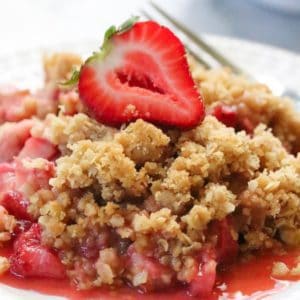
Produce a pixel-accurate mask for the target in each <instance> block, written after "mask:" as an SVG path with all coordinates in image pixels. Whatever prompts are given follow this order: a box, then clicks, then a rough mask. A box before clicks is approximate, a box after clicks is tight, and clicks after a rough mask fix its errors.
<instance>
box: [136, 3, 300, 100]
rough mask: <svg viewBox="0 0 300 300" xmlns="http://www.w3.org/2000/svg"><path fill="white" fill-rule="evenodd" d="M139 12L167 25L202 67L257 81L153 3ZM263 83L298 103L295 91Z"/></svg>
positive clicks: (275, 83)
mask: <svg viewBox="0 0 300 300" xmlns="http://www.w3.org/2000/svg"><path fill="white" fill-rule="evenodd" d="M140 12H141V13H142V15H143V16H144V17H146V18H148V19H152V20H155V21H159V22H163V23H165V24H167V25H168V27H170V28H171V29H172V30H173V31H174V32H175V33H176V34H177V35H178V36H179V38H180V39H181V40H182V41H183V43H184V44H185V47H186V49H187V51H188V52H189V53H190V54H191V55H192V56H193V57H194V58H195V59H196V60H197V61H198V62H199V63H201V64H202V65H203V66H204V67H206V68H216V67H222V66H223V67H229V68H230V69H231V70H232V71H233V72H234V73H235V74H238V75H242V76H244V77H246V78H248V79H249V80H251V81H254V82H255V81H258V80H257V79H256V78H255V77H254V76H253V75H252V74H249V73H248V72H246V71H245V70H244V69H242V68H241V67H240V66H237V65H236V64H235V63H234V62H233V61H231V60H229V59H228V58H227V57H226V56H224V55H223V54H222V53H220V52H219V51H218V50H216V49H215V48H214V47H213V46H211V45H210V44H209V43H207V42H206V41H204V40H203V39H202V38H201V36H199V35H196V34H195V33H194V32H192V31H191V30H190V29H188V28H187V27H186V26H185V25H183V24H182V23H180V22H179V21H178V20H176V19H175V18H174V17H172V16H171V15H170V14H168V13H167V12H166V11H165V10H164V9H163V8H162V7H160V6H159V5H158V4H156V3H154V2H153V1H149V2H147V3H146V4H145V5H144V6H143V7H142V8H141V9H140ZM264 83H266V84H267V85H268V86H269V87H270V88H271V90H272V91H273V93H274V94H275V95H277V96H282V97H289V98H292V99H294V100H296V101H299V102H300V94H299V93H298V92H297V91H296V90H293V89H290V88H286V87H284V86H283V85H282V84H280V83H279V82H278V81H276V80H275V79H274V78H271V77H268V78H264Z"/></svg>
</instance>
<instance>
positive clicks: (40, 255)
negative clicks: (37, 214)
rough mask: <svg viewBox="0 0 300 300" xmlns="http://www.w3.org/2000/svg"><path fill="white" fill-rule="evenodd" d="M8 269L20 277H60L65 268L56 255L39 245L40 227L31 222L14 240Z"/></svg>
mask: <svg viewBox="0 0 300 300" xmlns="http://www.w3.org/2000/svg"><path fill="white" fill-rule="evenodd" d="M10 271H11V272H12V273H13V274H14V275H16V276H20V277H43V278H56V279H61V278H64V277H65V270H64V267H63V265H62V263H61V262H60V260H59V259H58V257H57V255H56V254H55V253H54V252H53V251H52V250H50V249H49V248H47V247H45V246H43V245H41V228H40V226H39V225H38V224H33V225H32V226H31V228H30V229H29V230H28V231H26V232H24V233H21V234H20V236H19V237H18V238H17V239H16V241H15V242H14V253H13V255H12V257H11V268H10Z"/></svg>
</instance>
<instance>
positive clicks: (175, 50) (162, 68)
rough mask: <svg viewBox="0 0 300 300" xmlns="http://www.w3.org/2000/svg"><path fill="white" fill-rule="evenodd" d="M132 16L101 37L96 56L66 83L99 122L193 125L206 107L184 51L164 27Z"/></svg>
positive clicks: (199, 120)
mask: <svg viewBox="0 0 300 300" xmlns="http://www.w3.org/2000/svg"><path fill="white" fill-rule="evenodd" d="M135 22H136V18H132V19H130V20H128V21H127V22H125V23H124V24H123V25H121V26H120V28H119V29H116V28H115V27H114V26H113V27H111V28H110V29H109V30H108V31H107V32H106V34H105V37H104V43H103V45H102V47H101V50H100V52H96V53H94V54H93V56H91V57H90V58H88V60H87V61H86V62H85V64H84V65H83V66H82V67H81V70H80V71H79V72H78V71H77V72H75V73H74V74H73V76H72V78H71V79H70V81H69V82H68V83H69V84H71V83H73V84H74V83H76V82H77V80H79V82H78V89H79V95H80V98H81V99H82V101H83V103H84V104H85V105H86V106H87V108H88V109H89V110H90V113H91V114H92V115H93V116H94V117H95V118H96V119H97V120H98V121H99V122H101V123H105V124H108V125H114V126H119V125H121V124H123V123H126V122H129V121H133V120H136V119H138V118H142V119H144V120H147V121H150V122H153V123H158V124H163V125H171V126H177V127H180V128H182V129H185V128H190V127H193V126H196V125H197V124H198V123H200V122H201V121H202V119H203V117H204V106H203V102H202V98H201V96H200V95H199V93H198V91H197V89H196V88H195V84H194V82H193V79H192V77H191V75H190V72H189V67H188V64H187V60H186V56H185V49H184V46H183V45H182V43H181V42H180V40H179V39H178V38H177V37H176V36H175V35H174V34H173V33H172V32H171V31H170V30H169V29H168V28H166V27H163V26H161V25H159V24H157V23H155V22H153V21H146V22H138V23H135Z"/></svg>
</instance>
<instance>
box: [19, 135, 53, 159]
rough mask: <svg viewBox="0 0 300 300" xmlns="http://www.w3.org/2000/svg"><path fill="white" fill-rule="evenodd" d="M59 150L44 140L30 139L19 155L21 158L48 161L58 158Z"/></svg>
mask: <svg viewBox="0 0 300 300" xmlns="http://www.w3.org/2000/svg"><path fill="white" fill-rule="evenodd" d="M57 154H58V150H57V148H56V147H55V145H53V144H52V143H50V142H49V141H48V140H45V139H42V138H35V137H31V138H29V139H28V140H27V141H26V142H25V145H24V147H23V149H22V150H21V152H20V153H19V155H18V157H19V158H44V159H47V160H51V159H53V158H54V157H55V156H57Z"/></svg>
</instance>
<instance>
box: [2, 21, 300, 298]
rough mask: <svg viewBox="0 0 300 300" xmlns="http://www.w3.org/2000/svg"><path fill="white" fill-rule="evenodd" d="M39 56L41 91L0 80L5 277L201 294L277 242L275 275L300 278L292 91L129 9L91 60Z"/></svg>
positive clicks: (222, 284) (215, 290) (296, 121)
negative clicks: (217, 63) (199, 49)
mask: <svg viewBox="0 0 300 300" xmlns="http://www.w3.org/2000/svg"><path fill="white" fill-rule="evenodd" d="M187 60H188V61H189V62H188V61H187ZM44 68H45V86H44V88H42V89H41V90H38V91H36V92H34V93H31V92H29V91H27V90H16V89H14V88H9V87H7V88H2V89H1V91H0V117H1V123H2V125H1V127H0V162H1V164H0V245H1V247H2V249H1V250H0V253H1V254H0V255H1V256H0V274H1V277H0V282H4V283H5V282H6V281H7V280H8V278H18V281H19V282H22V280H26V278H51V279H52V280H53V279H57V282H59V281H62V279H64V280H68V282H70V284H71V286H72V288H73V290H74V291H76V290H78V293H80V290H92V291H95V290H98V291H101V290H102V289H103V290H106V291H107V290H108V291H111V290H114V291H115V293H117V294H118V291H121V290H124V287H126V289H127V290H129V291H134V293H138V294H136V295H139V296H138V299H141V297H144V296H142V294H144V295H151V294H153V293H157V292H160V293H164V294H165V297H164V299H167V296H166V295H167V294H168V293H171V291H178V290H179V291H180V292H181V295H182V297H187V298H188V297H197V298H198V299H203V298H205V297H206V298H209V297H218V295H221V294H222V293H223V294H224V295H225V294H226V293H227V294H228V293H229V290H228V289H229V287H230V286H229V285H228V284H227V283H226V281H225V279H224V280H223V279H222V278H225V277H226V274H230V270H232V269H234V268H236V266H238V265H243V264H249V262H251V261H252V262H253V261H256V260H259V259H261V257H266V259H269V261H270V257H272V255H276V259H274V260H273V261H271V262H270V263H271V265H270V266H271V267H270V266H269V267H268V268H266V270H267V272H268V278H269V279H270V280H273V282H275V281H276V279H282V280H284V279H289V280H293V279H295V280H297V279H299V278H300V256H299V257H298V254H297V246H298V245H299V244H300V156H298V155H297V153H298V151H299V150H300V115H299V114H298V113H297V112H296V111H295V108H294V106H293V103H292V101H291V100H289V99H280V98H277V97H275V96H273V95H272V93H271V92H270V90H269V89H268V88H267V87H266V86H264V85H261V84H257V83H251V82H248V81H247V80H246V79H244V78H241V77H239V76H237V75H234V74H232V73H231V72H230V71H229V70H225V69H223V70H205V69H204V68H202V67H201V66H200V65H199V64H197V63H196V62H195V61H193V59H192V58H190V57H188V58H187V57H186V54H185V50H184V46H183V45H182V43H181V42H180V41H179V39H178V38H177V37H176V36H175V35H174V34H173V33H172V32H171V31H170V30H169V29H167V28H165V27H163V26H160V25H158V24H157V23H155V22H152V21H146V22H137V20H136V19H135V18H132V19H130V20H129V21H127V22H125V23H124V24H123V25H121V26H120V27H119V28H116V27H114V26H112V27H111V28H109V30H108V31H107V32H106V34H105V37H104V42H103V44H102V46H101V48H100V49H99V51H98V52H94V53H93V55H92V56H91V57H89V58H88V59H87V60H86V61H85V62H82V61H81V58H80V57H78V56H77V55H75V54H66V53H57V54H54V55H52V56H48V57H46V58H45V61H44ZM74 69H76V71H73V70H74ZM289 253H293V255H294V256H293V257H292V258H291V256H289ZM295 253H296V254H295ZM299 255H300V251H299ZM286 257H289V262H287V260H286ZM261 270H262V272H265V270H264V269H263V268H262V269H261ZM246 273H247V272H244V273H243V272H242V271H241V272H240V277H243V276H248V275H247V274H246ZM40 280H41V281H42V279H40ZM131 293H132V292H131ZM224 295H223V297H225V296H224ZM145 297H146V296H145ZM206 298H205V299H206ZM85 299H87V298H85ZM98 299H100V298H98ZM101 299H103V298H101ZM119 299H122V297H121V298H120V297H119ZM126 299H127V298H126ZM181 299H182V298H181ZM222 299H225V298H222Z"/></svg>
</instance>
